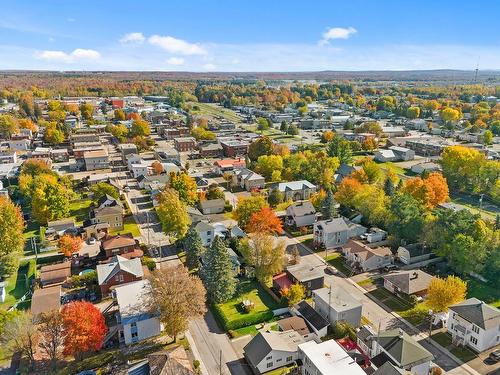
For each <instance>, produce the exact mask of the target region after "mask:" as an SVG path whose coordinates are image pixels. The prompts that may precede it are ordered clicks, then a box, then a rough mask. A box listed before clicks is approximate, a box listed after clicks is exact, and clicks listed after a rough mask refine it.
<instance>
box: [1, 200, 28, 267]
mask: <svg viewBox="0 0 500 375" xmlns="http://www.w3.org/2000/svg"><path fill="white" fill-rule="evenodd" d="M23 232H24V219H23V214H22V212H21V209H20V208H19V207H18V206H16V205H15V204H14V203H13V202H12V201H11V200H10V199H9V198H8V197H5V196H0V238H1V241H0V276H4V275H10V274H12V273H13V272H15V271H16V270H17V267H18V266H19V259H20V258H21V255H22V252H23V250H24V242H25V238H24V234H23Z"/></svg>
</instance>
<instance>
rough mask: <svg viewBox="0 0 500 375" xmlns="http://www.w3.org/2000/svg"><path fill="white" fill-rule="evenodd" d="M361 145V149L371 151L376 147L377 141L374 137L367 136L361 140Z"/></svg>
mask: <svg viewBox="0 0 500 375" xmlns="http://www.w3.org/2000/svg"><path fill="white" fill-rule="evenodd" d="M361 147H362V148H363V150H366V151H373V150H375V149H376V148H377V147H378V143H377V140H376V139H375V138H374V137H368V138H366V139H365V140H364V141H363V143H362V146H361Z"/></svg>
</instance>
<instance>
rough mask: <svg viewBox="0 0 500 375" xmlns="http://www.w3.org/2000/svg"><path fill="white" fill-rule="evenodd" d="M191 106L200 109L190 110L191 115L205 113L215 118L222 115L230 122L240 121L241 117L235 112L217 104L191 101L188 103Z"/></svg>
mask: <svg viewBox="0 0 500 375" xmlns="http://www.w3.org/2000/svg"><path fill="white" fill-rule="evenodd" d="M190 104H191V105H192V106H193V107H194V106H198V107H199V108H200V109H199V110H198V111H196V110H192V111H191V113H192V114H193V115H201V116H203V115H206V116H210V117H214V118H217V117H219V116H222V117H224V118H225V119H226V120H229V121H231V122H235V123H239V122H241V118H240V117H239V116H238V115H236V113H235V112H234V111H233V110H231V109H228V108H224V107H221V106H218V105H216V104H210V103H196V102H191V103H190Z"/></svg>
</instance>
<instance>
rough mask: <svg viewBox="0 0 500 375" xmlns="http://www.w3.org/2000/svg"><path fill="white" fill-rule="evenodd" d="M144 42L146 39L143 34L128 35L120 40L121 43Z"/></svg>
mask: <svg viewBox="0 0 500 375" xmlns="http://www.w3.org/2000/svg"><path fill="white" fill-rule="evenodd" d="M144 40H146V38H145V37H144V35H143V34H142V33H128V34H125V35H124V36H123V37H122V38H121V39H120V43H142V42H144Z"/></svg>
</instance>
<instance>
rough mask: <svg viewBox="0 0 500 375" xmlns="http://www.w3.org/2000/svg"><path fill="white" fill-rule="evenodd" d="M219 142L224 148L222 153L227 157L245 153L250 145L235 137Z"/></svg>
mask: <svg viewBox="0 0 500 375" xmlns="http://www.w3.org/2000/svg"><path fill="white" fill-rule="evenodd" d="M220 144H221V146H222V149H223V150H224V155H225V156H226V157H228V158H234V157H237V156H244V155H246V154H247V152H248V147H249V146H250V142H248V141H244V140H237V139H232V140H221V141H220Z"/></svg>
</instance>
